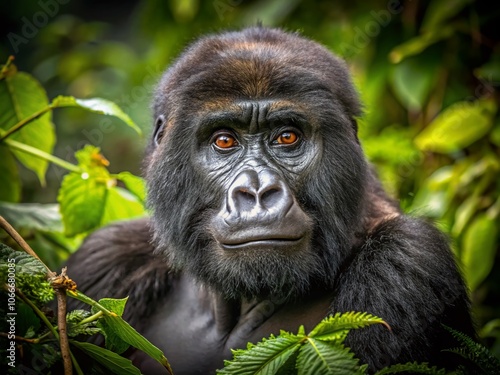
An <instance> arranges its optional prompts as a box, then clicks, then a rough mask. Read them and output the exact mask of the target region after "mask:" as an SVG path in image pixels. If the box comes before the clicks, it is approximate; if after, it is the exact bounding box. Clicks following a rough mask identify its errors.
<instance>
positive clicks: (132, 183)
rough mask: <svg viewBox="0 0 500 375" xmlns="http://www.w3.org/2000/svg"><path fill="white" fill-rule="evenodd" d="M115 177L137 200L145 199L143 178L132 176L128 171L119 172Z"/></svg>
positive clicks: (142, 200)
mask: <svg viewBox="0 0 500 375" xmlns="http://www.w3.org/2000/svg"><path fill="white" fill-rule="evenodd" d="M116 178H118V179H119V180H120V181H122V182H123V183H124V184H125V187H126V188H127V189H128V190H129V191H130V192H131V193H132V194H134V195H135V196H136V197H137V198H138V199H139V201H141V202H144V200H145V199H146V184H145V182H144V179H142V178H141V177H138V176H134V175H133V174H132V173H130V172H120V173H119V174H118V175H117V176H116Z"/></svg>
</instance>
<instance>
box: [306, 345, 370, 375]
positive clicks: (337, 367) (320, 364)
mask: <svg viewBox="0 0 500 375" xmlns="http://www.w3.org/2000/svg"><path fill="white" fill-rule="evenodd" d="M358 362H359V360H358V359H356V358H355V357H354V354H353V353H351V352H350V351H349V349H348V348H345V347H343V346H342V345H337V344H331V343H326V342H324V341H321V340H316V339H313V338H309V339H308V340H307V343H306V344H305V345H304V346H303V347H302V348H301V349H300V353H299V356H298V357H297V370H298V375H331V374H363V372H362V370H361V369H360V367H359V365H358Z"/></svg>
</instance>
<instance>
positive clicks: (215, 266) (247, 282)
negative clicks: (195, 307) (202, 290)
mask: <svg viewBox="0 0 500 375" xmlns="http://www.w3.org/2000/svg"><path fill="white" fill-rule="evenodd" d="M203 253H204V255H203V256H200V257H197V260H196V261H194V259H193V258H191V259H190V260H187V264H185V266H186V270H187V271H188V272H189V273H191V274H192V275H193V276H194V277H195V278H196V279H197V280H198V281H199V282H201V283H203V284H206V285H209V286H210V287H212V288H214V289H215V290H216V291H218V292H220V293H221V294H222V295H223V296H224V297H226V298H228V299H240V298H246V299H254V298H257V299H273V300H280V301H284V300H289V299H293V298H295V297H299V296H302V295H304V294H305V293H306V292H307V291H309V290H310V286H311V283H312V282H313V281H314V280H325V273H326V272H327V270H326V268H327V267H325V265H324V264H323V262H322V259H321V258H320V257H318V256H317V255H316V254H314V253H313V252H312V251H311V250H310V247H309V246H306V247H303V248H302V249H300V250H297V249H294V250H293V251H287V249H280V248H272V247H271V248H267V247H264V248H259V249H251V248H245V249H231V250H227V249H223V248H221V247H220V246H218V245H213V246H211V248H210V250H208V249H207V248H205V249H204V250H203Z"/></svg>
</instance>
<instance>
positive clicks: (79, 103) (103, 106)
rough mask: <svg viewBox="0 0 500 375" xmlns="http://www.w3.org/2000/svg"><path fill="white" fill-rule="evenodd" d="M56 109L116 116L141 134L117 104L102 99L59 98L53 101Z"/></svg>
mask: <svg viewBox="0 0 500 375" xmlns="http://www.w3.org/2000/svg"><path fill="white" fill-rule="evenodd" d="M52 105H53V106H54V107H78V108H82V109H86V110H88V111H91V112H95V113H99V114H102V115H108V116H115V117H117V118H119V119H120V120H122V121H123V122H125V123H126V124H127V125H128V126H130V127H131V128H132V129H134V130H135V131H136V132H137V133H139V134H141V129H140V128H139V127H138V126H137V125H136V124H135V122H134V121H133V120H132V119H131V118H130V117H129V115H127V114H126V113H125V112H123V111H122V109H121V108H120V107H119V106H118V105H117V104H115V103H113V102H111V101H109V100H106V99H102V98H92V99H77V98H74V97H72V96H58V97H56V98H54V100H53V101H52Z"/></svg>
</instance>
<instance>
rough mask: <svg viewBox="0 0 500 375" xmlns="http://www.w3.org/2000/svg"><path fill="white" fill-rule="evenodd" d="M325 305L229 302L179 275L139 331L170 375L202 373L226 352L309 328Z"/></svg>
mask: <svg viewBox="0 0 500 375" xmlns="http://www.w3.org/2000/svg"><path fill="white" fill-rule="evenodd" d="M323 295H324V294H323ZM330 301H331V298H330V296H328V297H322V298H318V299H308V300H307V301H297V302H294V303H287V304H280V303H279V301H272V300H265V301H259V302H252V303H244V304H241V303H236V302H233V303H230V302H227V301H225V300H224V299H223V298H222V297H219V296H216V295H214V293H210V292H208V291H207V290H206V289H204V288H202V287H199V286H197V285H195V284H194V283H193V281H192V280H190V279H189V278H187V277H182V278H181V279H180V280H179V281H178V284H177V285H174V287H173V288H172V290H171V292H170V294H169V295H168V296H167V298H166V300H165V301H164V303H163V304H162V305H161V306H160V307H159V308H158V309H157V311H156V312H155V313H154V314H153V315H152V317H151V319H150V321H149V322H148V328H147V329H146V330H145V331H144V332H142V333H143V334H144V336H146V337H147V338H148V339H149V340H150V341H151V342H153V343H154V344H155V345H156V346H158V347H159V348H160V349H161V350H162V351H163V352H164V354H165V355H166V357H167V358H168V360H169V362H170V364H171V365H172V368H173V371H174V373H175V374H176V375H182V374H189V375H191V374H204V375H206V374H211V373H215V370H216V369H220V368H222V367H223V363H224V359H231V358H232V355H231V351H230V349H237V348H245V347H246V345H247V343H248V342H253V343H256V342H258V341H260V340H261V339H262V338H264V337H268V336H269V335H270V334H279V332H280V330H282V329H284V330H287V331H290V332H294V333H295V332H297V330H298V328H299V326H300V325H304V326H305V328H306V331H308V330H311V329H312V328H313V327H314V326H315V325H316V324H317V323H318V322H319V321H321V319H322V318H323V317H325V316H326V315H327V311H328V306H329V304H330ZM132 359H133V360H134V363H135V364H136V365H137V366H138V367H140V369H141V371H142V373H144V374H155V375H156V374H162V373H163V372H161V371H162V369H161V367H160V366H159V365H158V364H157V363H156V362H155V361H154V360H152V359H150V358H148V357H146V356H145V355H143V354H142V353H136V354H135V355H134V357H133V358H132ZM165 373H166V372H165Z"/></svg>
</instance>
